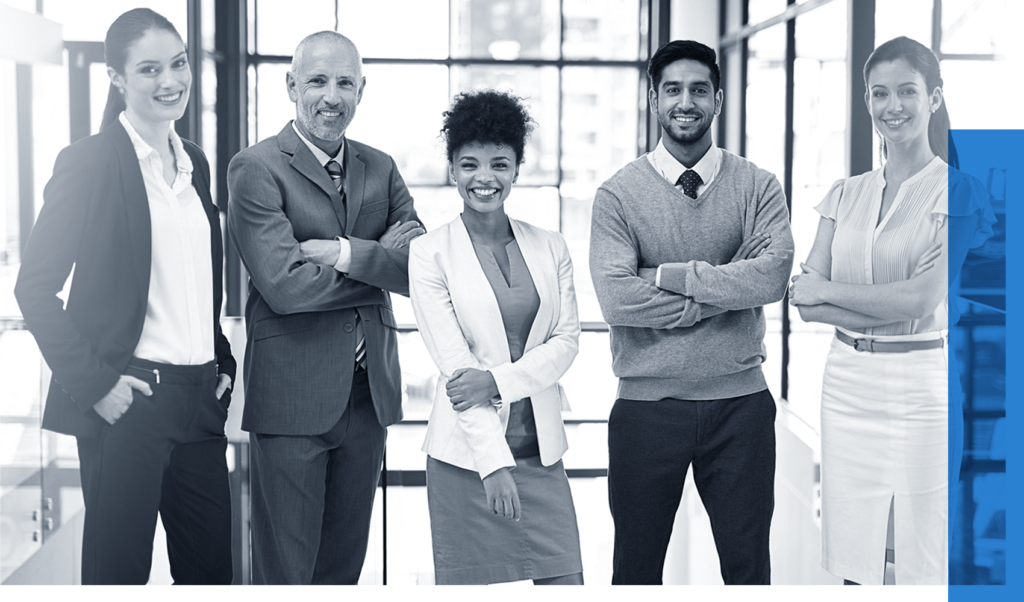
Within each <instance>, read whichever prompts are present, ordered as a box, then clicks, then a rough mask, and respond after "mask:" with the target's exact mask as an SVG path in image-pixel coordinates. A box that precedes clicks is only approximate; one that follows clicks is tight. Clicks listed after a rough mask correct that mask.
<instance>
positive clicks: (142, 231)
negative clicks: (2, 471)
mask: <svg viewBox="0 0 1024 602" xmlns="http://www.w3.org/2000/svg"><path fill="white" fill-rule="evenodd" d="M182 142H183V143H184V146H185V151H186V152H187V153H188V155H189V157H191V159H192V165H193V171H192V185H193V187H194V188H195V189H196V191H197V192H198V193H199V198H200V200H202V203H203V208H204V209H205V210H206V215H207V216H208V217H209V220H210V242H211V245H210V246H211V250H212V256H211V260H212V261H213V312H214V314H213V318H214V320H213V323H214V328H215V330H216V332H215V333H214V344H215V351H216V355H217V364H218V370H219V372H220V373H221V374H227V375H228V376H230V377H231V378H232V381H233V380H234V376H235V360H234V358H233V357H232V356H231V346H230V344H229V343H228V340H227V338H226V337H225V336H224V334H223V333H222V332H221V329H220V306H221V294H222V287H221V272H222V270H223V248H222V246H221V232H220V219H219V214H218V211H217V207H216V205H214V204H213V199H212V198H211V196H210V166H209V163H208V162H207V160H206V156H205V155H204V154H203V151H202V150H200V149H199V147H198V146H196V145H195V144H192V143H191V142H189V141H187V140H183V141H182ZM43 198H44V199H45V203H44V204H43V208H42V210H41V211H40V212H39V218H38V220H37V221H36V224H35V227H34V228H33V229H32V234H31V236H29V239H28V244H27V245H26V247H25V252H24V254H23V255H22V261H21V269H20V272H19V273H18V281H17V284H16V285H15V287H14V294H15V296H16V297H17V299H18V305H20V306H21V311H22V315H24V317H25V323H26V324H27V325H28V329H29V330H30V331H31V332H32V334H33V335H34V336H35V338H36V342H37V343H38V345H39V350H40V351H41V352H42V354H43V358H44V359H45V360H46V363H47V364H48V365H49V367H50V369H51V370H52V372H53V380H52V382H51V383H50V390H49V393H48V394H47V397H46V408H45V411H44V414H43V428H45V429H49V430H52V431H57V432H59V433H65V434H68V435H76V436H79V437H97V436H98V435H99V433H100V430H101V429H102V428H103V425H104V424H106V422H105V421H104V420H103V419H102V418H101V417H100V415H99V414H97V413H96V412H95V411H93V409H92V407H93V406H94V405H95V404H96V402H98V401H99V400H100V399H102V398H103V397H104V396H105V395H106V394H107V393H109V392H110V390H111V389H112V388H113V387H114V385H115V384H116V383H117V380H118V377H119V376H120V375H121V373H122V372H124V369H125V367H126V366H127V365H128V361H129V360H130V359H131V358H132V354H133V353H134V351H135V348H136V347H137V346H138V344H139V338H140V337H141V335H142V326H143V323H144V322H145V319H146V307H147V305H148V299H149V274H150V258H151V253H152V240H151V230H150V214H149V199H148V197H147V196H146V186H145V183H144V182H143V180H142V170H141V168H140V167H139V160H138V157H137V155H136V154H135V148H134V146H133V145H132V141H131V139H130V138H129V137H128V133H127V132H126V131H125V129H124V127H123V126H122V125H121V123H120V122H117V121H115V122H114V123H113V124H111V125H110V126H109V127H108V128H107V129H106V130H104V131H102V132H100V133H99V134H96V135H94V136H90V137H88V138H85V139H83V140H80V141H78V142H76V143H74V144H72V145H71V146H69V147H67V148H65V149H64V150H62V151H61V152H60V154H59V155H57V162H56V163H55V164H54V168H53V177H51V178H50V181H49V182H48V183H47V184H46V188H45V190H44V191H43ZM72 266H73V267H74V279H73V281H72V284H71V291H70V293H69V294H68V302H67V307H66V308H65V307H64V303H63V302H62V301H61V300H60V299H59V298H58V297H57V293H59V292H60V291H61V290H62V289H63V287H64V283H65V282H66V281H67V278H68V274H69V273H70V272H71V269H72ZM228 394H229V393H225V395H228ZM223 401H224V402H225V403H227V402H228V400H223Z"/></svg>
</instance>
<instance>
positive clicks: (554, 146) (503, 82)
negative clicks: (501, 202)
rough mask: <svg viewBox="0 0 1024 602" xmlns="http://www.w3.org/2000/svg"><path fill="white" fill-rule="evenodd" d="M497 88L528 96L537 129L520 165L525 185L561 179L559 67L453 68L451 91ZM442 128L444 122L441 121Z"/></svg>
mask: <svg viewBox="0 0 1024 602" xmlns="http://www.w3.org/2000/svg"><path fill="white" fill-rule="evenodd" d="M480 88H493V89H496V90H502V91H509V92H512V93H513V94H516V95H517V96H521V97H523V98H525V99H526V100H525V104H526V105H527V107H528V108H529V111H530V116H531V117H533V120H534V121H536V122H537V128H536V129H535V130H534V131H533V135H532V136H531V137H530V139H529V140H528V141H527V143H526V152H525V162H524V163H523V165H522V166H521V167H520V168H519V183H520V184H522V185H534V186H537V185H553V184H557V182H558V117H559V115H558V69H557V68H556V67H523V66H513V65H508V66H505V65H486V66H483V65H480V66H471V67H462V66H456V67H452V71H451V94H452V95H454V94H455V93H457V92H464V91H469V90H476V89H480ZM437 127H438V129H440V121H438V122H437Z"/></svg>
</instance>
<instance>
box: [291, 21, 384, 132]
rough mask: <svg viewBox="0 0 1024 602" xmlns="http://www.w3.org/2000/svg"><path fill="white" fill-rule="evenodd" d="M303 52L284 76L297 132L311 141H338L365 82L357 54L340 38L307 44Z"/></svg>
mask: <svg viewBox="0 0 1024 602" xmlns="http://www.w3.org/2000/svg"><path fill="white" fill-rule="evenodd" d="M302 54H303V56H302V57H301V60H300V61H298V64H297V65H295V69H294V71H289V72H288V75H287V85H288V96H289V98H291V99H292V102H294V103H295V115H296V118H297V119H296V123H297V126H298V128H299V131H300V132H302V135H303V136H305V137H306V138H307V139H309V141H310V142H313V143H314V144H316V142H317V141H318V140H320V141H324V142H335V141H337V140H340V139H341V137H342V136H344V135H345V129H346V128H348V125H349V124H350V123H352V118H353V117H355V114H356V106H357V105H358V104H359V101H360V100H362V97H363V86H364V85H366V78H364V77H363V70H362V66H361V65H360V61H359V54H358V53H357V52H356V49H355V48H354V47H352V46H351V45H350V44H348V43H345V42H343V41H327V42H321V43H314V44H310V45H309V46H308V47H306V48H305V49H303V51H302Z"/></svg>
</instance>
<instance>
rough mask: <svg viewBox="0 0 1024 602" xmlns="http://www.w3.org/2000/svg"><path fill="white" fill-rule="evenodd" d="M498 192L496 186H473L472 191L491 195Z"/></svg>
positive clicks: (481, 194) (482, 194)
mask: <svg viewBox="0 0 1024 602" xmlns="http://www.w3.org/2000/svg"><path fill="white" fill-rule="evenodd" d="M496 192H498V189H497V188H474V189H473V193H474V194H476V195H479V196H491V195H493V194H494V193H496Z"/></svg>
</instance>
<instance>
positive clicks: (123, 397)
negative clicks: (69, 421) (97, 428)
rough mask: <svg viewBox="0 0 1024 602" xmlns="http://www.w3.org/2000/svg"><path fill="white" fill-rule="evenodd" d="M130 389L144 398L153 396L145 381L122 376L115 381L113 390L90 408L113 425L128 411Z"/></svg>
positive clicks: (130, 403) (130, 396)
mask: <svg viewBox="0 0 1024 602" xmlns="http://www.w3.org/2000/svg"><path fill="white" fill-rule="evenodd" d="M132 389H135V390H136V391H138V392H140V393H142V394H143V395H145V396H146V397H149V396H150V395H152V394H153V390H152V389H151V388H150V387H149V383H147V382H146V381H144V380H139V379H137V378H135V377H134V376H127V375H124V374H122V375H121V376H120V377H119V378H118V379H117V384H115V385H114V388H113V389H111V390H110V392H109V393H107V394H106V395H104V396H103V398H102V399H100V400H99V401H97V402H96V405H94V406H92V409H94V410H96V413H97V414H99V415H100V417H101V418H103V419H104V420H106V421H107V422H108V423H109V424H114V423H115V422H117V421H118V419H119V418H121V416H123V415H124V413H125V412H127V411H128V407H129V406H131V405H132Z"/></svg>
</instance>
